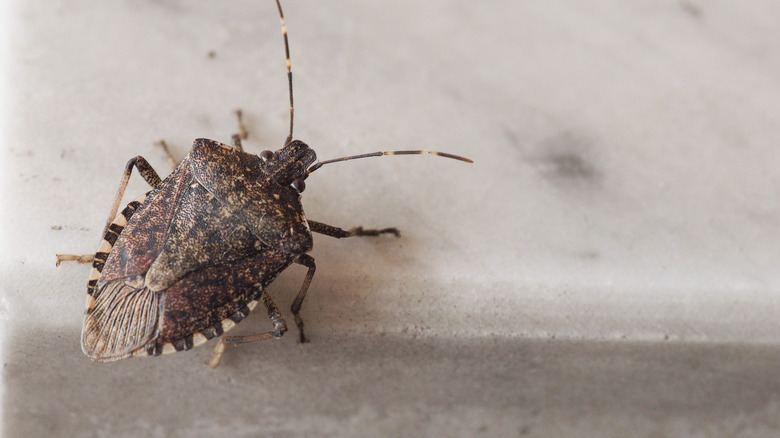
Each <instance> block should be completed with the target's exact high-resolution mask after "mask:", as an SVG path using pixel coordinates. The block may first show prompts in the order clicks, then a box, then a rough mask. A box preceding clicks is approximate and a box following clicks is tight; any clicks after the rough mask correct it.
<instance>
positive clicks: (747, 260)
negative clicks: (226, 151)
mask: <svg viewBox="0 0 780 438" xmlns="http://www.w3.org/2000/svg"><path fill="white" fill-rule="evenodd" d="M3 8H4V11H5V12H6V13H5V14H3V16H4V18H3V19H4V20H5V21H4V23H5V24H3V25H2V26H0V27H1V28H2V31H3V32H4V35H3V38H2V42H3V44H5V45H4V46H3V51H2V53H3V56H2V58H3V61H4V64H3V75H4V77H3V82H2V83H3V88H2V90H3V92H2V104H3V107H2V111H3V113H2V116H3V117H2V122H3V125H2V128H3V129H2V137H1V138H2V158H1V159H0V178H1V180H0V181H1V184H0V187H1V188H2V192H0V196H2V198H0V204H2V205H3V206H4V207H3V209H2V224H0V225H1V226H0V236H2V248H3V251H2V254H0V262H1V263H0V269H2V271H1V274H2V277H1V278H2V294H1V295H0V333H2V337H0V342H1V348H2V350H0V351H2V361H3V365H4V368H3V369H4V372H3V386H2V397H3V401H2V404H0V406H2V410H3V413H2V418H3V429H2V430H3V431H4V434H5V435H7V436H138V435H151V436H177V435H179V436H213V435H216V434H226V433H228V432H229V434H230V435H231V436H234V435H235V436H257V435H270V436H319V435H335V434H343V435H347V436H350V435H352V436H366V435H384V436H480V435H481V436H513V435H523V434H525V435H531V436H534V435H535V436H552V435H557V436H593V435H599V436H626V435H634V436H697V435H698V436H731V435H733V436H772V435H773V434H775V435H776V434H777V433H778V430H777V429H778V424H777V421H776V418H778V416H780V415H779V414H780V391H779V389H780V388H778V377H777V376H776V373H774V370H775V369H776V364H777V362H778V361H777V356H778V354H780V294H779V293H778V290H780V271H778V270H777V266H778V265H779V264H780V263H779V262H780V251H778V248H780V238H779V237H778V231H779V227H778V219H777V218H778V214H779V213H780V196H778V195H780V174H778V172H777V171H776V167H777V165H776V163H778V161H780V149H778V148H777V139H778V138H779V137H780V135H779V134H780V129H779V128H778V126H780V120H778V119H780V113H778V111H777V108H780V82H778V80H777V78H778V77H780V49H779V48H778V45H777V41H778V40H780V28H778V27H777V26H776V23H775V21H776V19H775V18H776V17H777V16H778V14H780V6H778V5H777V4H776V3H775V2H771V1H757V2H750V3H740V4H736V3H733V2H726V1H713V2H706V3H704V2H695V1H688V0H685V1H677V0H667V1H640V2H617V1H608V0H601V1H594V2H587V3H579V2H564V1H545V2H531V1H527V2H526V1H489V2H466V1H462V2H452V1H444V0H442V1H428V2H423V3H420V2H412V1H401V2H393V3H392V4H389V3H386V2H358V1H352V2H311V1H289V2H286V3H285V12H286V15H287V18H288V27H289V32H290V39H291V49H292V58H293V59H292V62H293V69H294V74H295V98H296V137H297V138H300V139H302V140H304V141H306V142H307V143H309V144H310V145H311V146H312V147H313V148H314V149H315V150H316V151H317V152H318V154H319V156H320V157H321V158H322V159H326V158H332V157H338V156H343V155H347V154H353V153H360V152H370V151H375V150H384V149H391V148H401V149H404V148H418V147H425V148H432V149H433V148H436V149H441V150H446V151H448V152H452V153H457V154H462V155H465V156H469V157H471V158H473V159H474V160H475V164H474V165H471V166H469V165H464V164H462V163H457V162H454V161H449V160H443V159H437V158H431V157H389V158H383V159H370V160H363V161H359V162H357V161H356V162H353V163H342V164H334V165H332V166H329V167H325V168H323V169H322V170H320V171H318V172H317V173H316V174H314V175H312V177H311V178H309V180H307V190H306V192H305V193H304V197H303V203H304V207H305V209H306V214H307V217H310V218H312V219H315V220H319V221H323V222H327V223H331V224H334V225H339V226H343V227H350V226H353V225H364V226H369V227H374V226H378V227H381V226H397V227H399V228H400V229H401V231H402V233H403V234H402V237H401V238H400V239H393V238H381V239H362V240H352V241H350V240H347V241H335V240H333V239H328V238H325V237H322V236H318V237H317V238H316V241H315V249H314V250H313V252H312V255H313V256H314V257H315V258H316V259H317V263H318V271H317V274H316V276H315V278H314V282H313V283H312V288H311V291H310V295H309V297H308V298H307V302H306V304H305V306H304V310H303V317H304V319H305V321H306V323H307V330H308V334H309V336H310V337H311V340H312V342H311V343H310V344H307V345H298V344H297V343H296V342H295V337H294V336H287V337H285V338H284V339H282V340H281V341H279V342H267V343H261V344H256V345H249V346H245V347H243V348H236V349H231V350H229V351H228V353H227V355H226V357H225V361H224V363H223V365H222V366H221V368H220V369H218V370H216V371H212V370H209V369H207V368H206V367H204V366H203V365H202V362H203V360H205V358H207V357H208V355H209V353H210V348H209V347H208V346H207V347H204V348H201V349H198V350H195V351H193V352H190V353H186V354H180V355H174V356H169V357H164V358H159V359H143V360H141V359H138V360H129V361H125V362H121V363H117V364H113V365H99V364H94V363H91V362H90V361H89V360H87V359H86V358H85V357H84V356H83V355H82V354H81V352H80V351H79V347H78V332H79V329H80V324H81V314H82V312H83V302H84V297H83V295H84V292H85V283H86V276H87V273H88V267H86V266H76V265H67V266H65V265H64V266H61V267H60V268H58V269H57V268H55V267H54V253H57V252H76V253H82V252H83V253H87V252H92V251H94V249H95V247H96V246H97V243H98V242H99V239H100V236H99V233H100V230H101V229H102V227H103V224H104V223H105V219H106V215H107V213H108V208H109V205H110V202H111V199H112V197H113V193H114V190H115V187H116V184H117V183H118V181H119V178H120V175H121V171H122V168H123V167H124V164H125V163H126V161H127V160H128V159H129V158H130V157H133V156H136V155H139V154H140V155H143V156H144V157H146V158H147V159H149V161H150V162H151V163H152V165H153V166H154V167H155V168H156V169H158V171H159V172H160V173H161V174H164V173H166V171H167V168H168V167H167V163H166V162H165V159H164V157H163V155H162V154H161V153H160V151H159V150H157V149H156V148H155V147H154V146H153V142H154V141H155V140H157V139H160V138H165V139H166V140H167V141H168V143H169V144H170V145H171V147H172V149H173V151H174V153H175V154H176V155H177V156H179V157H181V156H183V155H184V154H186V152H187V150H188V148H189V145H190V144H191V142H192V140H193V139H194V138H196V137H207V138H213V139H216V140H221V141H225V142H227V141H228V140H229V138H230V134H231V133H232V132H233V131H234V130H235V122H234V120H233V118H232V115H231V112H232V110H233V109H235V108H237V107H241V108H243V109H244V110H245V112H246V115H247V124H248V127H249V130H250V132H251V134H250V140H249V141H248V142H246V144H245V146H246V148H247V150H249V151H255V152H257V151H260V150H262V149H266V148H277V147H279V146H280V145H281V143H282V141H283V140H284V137H285V135H286V129H287V100H286V99H287V96H286V93H287V88H286V77H285V71H284V64H283V51H282V45H281V34H280V31H279V28H278V20H277V17H276V12H275V7H274V5H273V3H272V2H271V1H265V2H260V1H254V0H253V1H249V0H235V1H230V2H214V1H205V0H200V1H183V0H179V1H167V0H166V1H143V2H138V1H134V2H131V1H120V2H99V3H97V4H95V2H87V1H83V0H77V1H72V2H68V3H67V4H64V3H58V2H53V1H39V2H21V1H16V2H14V1H12V2H6V3H5V4H4V5H3ZM145 190H146V187H145V186H144V184H143V182H142V181H140V179H136V178H133V181H131V184H130V186H129V188H128V193H130V194H131V195H130V196H131V197H132V196H135V195H136V194H138V193H141V192H143V191H145ZM303 275H304V270H303V269H301V268H298V267H295V268H292V269H290V270H289V271H287V272H285V273H284V274H283V275H282V276H281V277H280V278H279V279H278V281H277V282H275V283H274V284H273V285H272V287H271V289H270V291H271V293H272V294H273V295H274V297H275V298H276V301H277V303H279V304H280V306H283V307H285V308H286V307H287V306H289V303H290V302H291V300H292V298H293V296H294V294H295V291H297V288H298V287H299V285H300V282H301V279H302V278H303ZM267 327H268V322H267V321H266V320H265V318H264V317H263V315H262V314H256V315H252V316H250V317H249V318H248V320H246V321H245V322H242V324H241V326H240V327H239V328H238V329H237V330H239V331H241V332H242V333H251V332H253V331H258V330H265V329H266V328H267Z"/></svg>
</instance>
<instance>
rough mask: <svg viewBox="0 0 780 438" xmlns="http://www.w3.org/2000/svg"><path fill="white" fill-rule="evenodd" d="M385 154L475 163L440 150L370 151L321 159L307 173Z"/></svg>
mask: <svg viewBox="0 0 780 438" xmlns="http://www.w3.org/2000/svg"><path fill="white" fill-rule="evenodd" d="M383 155H436V156H439V157H444V158H452V159H453V160H459V161H465V162H466V163H473V161H472V160H470V159H469V158H466V157H461V156H460V155H453V154H448V153H446V152H438V151H426V150H424V149H418V150H414V151H384V152H370V153H367V154H360V155H350V156H348V157H341V158H333V159H331V160H325V161H319V162H317V163H315V164H314V165H312V166H311V167H309V168H308V169H307V170H306V175H308V174H310V173H312V172H314V171H315V170H317V169H319V168H320V167H322V166H324V165H326V164H330V163H338V162H341V161H349V160H357V159H360V158H369V157H381V156H383Z"/></svg>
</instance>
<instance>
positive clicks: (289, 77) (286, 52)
mask: <svg viewBox="0 0 780 438" xmlns="http://www.w3.org/2000/svg"><path fill="white" fill-rule="evenodd" d="M276 7H277V8H278V9H279V19H280V20H281V22H282V37H284V55H285V58H286V60H287V83H288V84H289V89H290V134H289V135H288V136H287V140H285V142H284V145H285V146H287V145H288V144H290V142H291V141H292V138H293V118H294V114H295V106H294V105H293V86H292V66H291V65H290V44H289V43H288V42H287V25H285V24H284V12H282V4H281V3H279V0H276Z"/></svg>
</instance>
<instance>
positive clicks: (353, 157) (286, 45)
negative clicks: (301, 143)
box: [276, 0, 473, 175]
mask: <svg viewBox="0 0 780 438" xmlns="http://www.w3.org/2000/svg"><path fill="white" fill-rule="evenodd" d="M276 7H277V9H279V19H280V20H281V22H282V37H283V38H284V55H285V58H286V62H287V83H288V86H289V89H290V133H289V135H288V136H287V140H285V142H284V145H285V146H287V145H288V144H290V142H291V141H292V139H293V120H294V119H295V105H294V104H293V80H292V65H291V62H290V43H289V42H288V40H287V25H286V24H285V23H284V12H282V4H281V3H280V1H279V0H276ZM383 155H437V156H439V157H445V158H452V159H454V160H460V161H465V162H467V163H473V161H471V160H470V159H468V158H465V157H461V156H459V155H453V154H448V153H446V152H438V151H427V150H422V149H420V150H412V151H383V152H370V153H367V154H359V155H350V156H348V157H341V158H334V159H332V160H326V161H319V162H317V163H315V164H314V165H312V166H311V167H309V168H308V169H307V170H306V175H308V174H310V173H312V172H314V171H315V170H317V169H319V168H320V167H322V166H324V165H325V164H329V163H337V162H340V161H349V160H357V159H360V158H368V157H381V156H383Z"/></svg>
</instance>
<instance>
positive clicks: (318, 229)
mask: <svg viewBox="0 0 780 438" xmlns="http://www.w3.org/2000/svg"><path fill="white" fill-rule="evenodd" d="M307 222H308V223H309V229H311V230H312V231H314V232H315V233H320V234H324V235H326V236H330V237H335V238H337V239H343V238H345V237H352V236H379V235H380V234H394V235H395V237H401V232H400V231H398V228H382V229H377V230H373V229H372V230H364V229H363V227H353V228H350V229H349V230H344V229H342V228H339V227H334V226H333V225H328V224H323V223H322V222H316V221H312V220H307Z"/></svg>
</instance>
